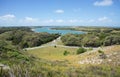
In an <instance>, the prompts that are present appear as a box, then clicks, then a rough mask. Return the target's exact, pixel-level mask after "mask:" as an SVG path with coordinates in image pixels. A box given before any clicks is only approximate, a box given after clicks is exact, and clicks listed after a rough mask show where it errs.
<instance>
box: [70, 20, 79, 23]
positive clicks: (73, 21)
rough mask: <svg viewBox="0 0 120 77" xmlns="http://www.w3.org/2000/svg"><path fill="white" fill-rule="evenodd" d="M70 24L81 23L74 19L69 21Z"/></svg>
mask: <svg viewBox="0 0 120 77" xmlns="http://www.w3.org/2000/svg"><path fill="white" fill-rule="evenodd" d="M68 22H70V23H76V22H79V20H77V19H73V20H68Z"/></svg>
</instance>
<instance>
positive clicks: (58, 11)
mask: <svg viewBox="0 0 120 77" xmlns="http://www.w3.org/2000/svg"><path fill="white" fill-rule="evenodd" d="M55 13H58V14H62V13H64V10H62V9H58V10H56V11H55Z"/></svg>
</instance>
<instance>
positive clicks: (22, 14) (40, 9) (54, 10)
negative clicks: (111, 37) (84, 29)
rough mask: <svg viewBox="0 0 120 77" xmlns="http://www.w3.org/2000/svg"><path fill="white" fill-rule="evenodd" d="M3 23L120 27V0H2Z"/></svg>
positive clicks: (0, 0)
mask: <svg viewBox="0 0 120 77" xmlns="http://www.w3.org/2000/svg"><path fill="white" fill-rule="evenodd" d="M0 26H112V27H114V26H118V27H119V26H120V0H0Z"/></svg>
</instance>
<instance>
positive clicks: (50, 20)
mask: <svg viewBox="0 0 120 77" xmlns="http://www.w3.org/2000/svg"><path fill="white" fill-rule="evenodd" d="M43 22H45V23H52V22H54V20H53V19H49V20H45V21H43Z"/></svg>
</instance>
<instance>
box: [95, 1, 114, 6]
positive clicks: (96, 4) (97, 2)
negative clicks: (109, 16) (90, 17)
mask: <svg viewBox="0 0 120 77" xmlns="http://www.w3.org/2000/svg"><path fill="white" fill-rule="evenodd" d="M112 4H113V0H102V1H96V2H94V5H95V6H110V5H112Z"/></svg>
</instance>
